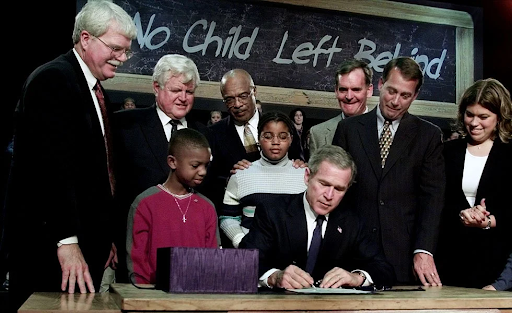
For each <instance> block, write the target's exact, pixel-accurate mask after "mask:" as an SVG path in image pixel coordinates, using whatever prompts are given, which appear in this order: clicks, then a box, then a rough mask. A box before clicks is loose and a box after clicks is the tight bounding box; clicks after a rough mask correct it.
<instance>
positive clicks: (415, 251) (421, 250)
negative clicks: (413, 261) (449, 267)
mask: <svg viewBox="0 0 512 313" xmlns="http://www.w3.org/2000/svg"><path fill="white" fill-rule="evenodd" d="M416 253H426V254H428V255H430V256H431V257H434V255H433V254H432V253H430V252H428V251H427V250H423V249H416V250H414V254H416Z"/></svg>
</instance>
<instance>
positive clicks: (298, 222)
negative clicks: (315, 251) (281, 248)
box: [285, 193, 308, 268]
mask: <svg viewBox="0 0 512 313" xmlns="http://www.w3.org/2000/svg"><path fill="white" fill-rule="evenodd" d="M303 196H304V193H301V194H300V195H296V196H294V198H293V200H292V201H291V202H290V205H289V206H288V208H287V209H286V212H287V214H288V216H287V218H286V221H285V224H286V232H287V235H288V242H289V245H290V247H291V251H292V254H293V260H295V261H296V262H297V264H296V265H297V266H299V267H301V268H306V259H307V247H308V232H307V223H306V213H305V212H304V202H303V201H302V199H303Z"/></svg>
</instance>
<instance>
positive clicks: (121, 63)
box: [107, 60, 123, 66]
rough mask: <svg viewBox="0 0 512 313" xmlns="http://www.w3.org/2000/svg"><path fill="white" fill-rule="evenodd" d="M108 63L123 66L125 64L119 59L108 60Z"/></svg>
mask: <svg viewBox="0 0 512 313" xmlns="http://www.w3.org/2000/svg"><path fill="white" fill-rule="evenodd" d="M107 63H108V64H110V65H113V66H121V65H123V62H121V61H118V60H108V61H107Z"/></svg>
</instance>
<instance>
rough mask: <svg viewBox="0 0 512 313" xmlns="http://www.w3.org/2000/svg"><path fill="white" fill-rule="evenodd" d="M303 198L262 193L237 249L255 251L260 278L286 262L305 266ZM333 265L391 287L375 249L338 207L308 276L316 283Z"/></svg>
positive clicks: (351, 215) (354, 220)
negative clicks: (365, 275)
mask: <svg viewBox="0 0 512 313" xmlns="http://www.w3.org/2000/svg"><path fill="white" fill-rule="evenodd" d="M303 197H304V193H300V194H293V195H270V194H269V195H262V199H261V200H262V201H261V204H260V205H258V206H257V208H256V213H255V217H254V220H253V224H252V228H251V231H250V232H249V233H248V234H247V235H246V236H245V237H244V238H243V239H242V242H241V243H240V248H246V249H258V250H259V275H260V276H261V275H263V274H264V273H265V272H266V271H268V270H270V269H272V268H277V269H281V270H284V269H285V268H286V267H287V266H289V265H292V264H294V265H296V266H298V267H300V268H302V269H305V268H306V260H307V244H308V242H307V241H308V232H307V224H306V214H305V212H304V202H303ZM334 267H341V268H343V269H345V270H347V271H352V270H356V269H360V270H365V271H367V272H368V273H369V274H370V276H371V277H372V279H373V281H374V283H375V284H376V285H381V286H382V285H387V286H391V285H393V283H394V273H393V268H392V267H391V265H390V264H389V263H388V262H387V261H386V260H385V258H384V255H383V254H382V251H381V250H380V247H379V246H378V245H377V244H376V243H375V242H373V241H372V240H371V239H370V237H369V234H368V232H366V231H365V228H364V226H363V223H362V221H361V220H360V219H359V218H358V217H357V215H356V214H354V213H353V212H350V211H349V210H346V209H345V208H344V207H342V206H339V207H338V208H336V209H335V210H333V211H332V212H331V213H330V214H329V220H328V222H327V228H326V231H325V235H324V239H323V243H322V247H321V250H320V253H319V256H318V259H317V265H316V266H315V270H314V272H313V278H314V279H315V280H318V279H322V278H323V277H324V275H325V273H327V272H328V271H329V270H331V269H332V268H334Z"/></svg>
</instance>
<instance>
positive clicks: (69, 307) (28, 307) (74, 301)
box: [18, 292, 121, 313]
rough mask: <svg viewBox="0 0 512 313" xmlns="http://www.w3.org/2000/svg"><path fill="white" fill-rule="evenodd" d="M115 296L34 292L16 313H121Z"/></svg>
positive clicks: (107, 294) (106, 294)
mask: <svg viewBox="0 0 512 313" xmlns="http://www.w3.org/2000/svg"><path fill="white" fill-rule="evenodd" d="M116 296H117V295H115V294H110V293H83V294H80V293H75V294H68V293H64V292H35V293H34V294H32V295H31V296H30V298H29V299H28V300H27V301H26V302H25V303H24V304H23V305H22V306H21V308H19V309H18V313H36V312H59V313H64V312H74V313H76V312H87V313H91V312H93V313H94V312H98V313H121V309H120V308H119V306H118V305H117V302H118V301H116V300H115V299H114V298H115V297H116Z"/></svg>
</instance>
